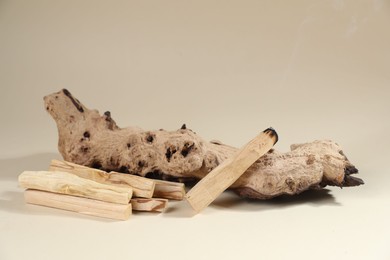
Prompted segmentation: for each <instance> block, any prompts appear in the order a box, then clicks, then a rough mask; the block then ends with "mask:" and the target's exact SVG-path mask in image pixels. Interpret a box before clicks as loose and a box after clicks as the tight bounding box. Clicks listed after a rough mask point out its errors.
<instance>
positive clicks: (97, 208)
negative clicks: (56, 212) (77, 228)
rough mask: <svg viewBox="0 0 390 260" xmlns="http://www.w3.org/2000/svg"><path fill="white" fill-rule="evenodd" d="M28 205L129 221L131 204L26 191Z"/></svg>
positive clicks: (25, 196)
mask: <svg viewBox="0 0 390 260" xmlns="http://www.w3.org/2000/svg"><path fill="white" fill-rule="evenodd" d="M24 198H25V201H26V203H29V204H34V205H41V206H46V207H51V208H57V209H63V210H68V211H73V212H78V213H81V214H85V215H91V216H96V217H103V218H110V219H117V220H127V219H128V218H129V216H130V215H131V204H126V205H124V204H116V203H110V202H104V201H99V200H93V199H87V198H82V197H75V196H69V195H64V194H58V193H52V192H47V191H40V190H29V189H28V190H26V191H25V192H24Z"/></svg>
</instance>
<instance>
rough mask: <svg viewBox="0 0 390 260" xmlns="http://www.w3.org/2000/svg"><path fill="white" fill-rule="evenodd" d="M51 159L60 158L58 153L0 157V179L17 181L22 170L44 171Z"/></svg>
mask: <svg viewBox="0 0 390 260" xmlns="http://www.w3.org/2000/svg"><path fill="white" fill-rule="evenodd" d="M52 159H62V158H61V155H60V154H58V153H40V154H32V155H28V156H23V157H17V158H10V159H0V180H15V181H17V179H18V176H19V174H21V173H22V172H23V171H44V170H47V169H48V168H49V165H50V162H51V160H52Z"/></svg>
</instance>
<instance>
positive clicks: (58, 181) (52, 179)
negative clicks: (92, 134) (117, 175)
mask: <svg viewBox="0 0 390 260" xmlns="http://www.w3.org/2000/svg"><path fill="white" fill-rule="evenodd" d="M19 184H20V186H21V187H23V188H26V189H36V190H44V191H50V192H55V193H61V194H67V195H73V196H78V197H85V198H90V199H96V200H101V201H106V202H113V203H120V204H128V203H129V201H130V199H131V197H132V193H133V192H132V189H131V188H130V187H118V186H114V185H107V184H102V183H98V182H95V181H91V180H88V179H84V178H80V177H78V176H76V175H74V174H71V173H67V172H48V171H24V172H23V173H22V174H20V175H19Z"/></svg>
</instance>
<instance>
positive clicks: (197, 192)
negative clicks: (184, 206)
mask: <svg viewBox="0 0 390 260" xmlns="http://www.w3.org/2000/svg"><path fill="white" fill-rule="evenodd" d="M277 141H278V136H277V134H276V132H275V130H274V129H272V128H268V129H266V130H264V131H263V132H262V133H260V134H259V135H258V136H257V137H255V138H254V139H253V140H251V141H250V142H249V143H248V144H246V145H245V146H244V147H242V148H241V149H240V150H239V151H238V152H237V153H236V154H235V155H234V156H232V157H231V158H229V159H227V160H225V161H224V162H223V163H222V164H220V165H219V166H218V167H216V168H215V169H214V170H212V171H211V172H210V173H209V174H207V175H206V177H204V178H203V179H202V180H201V181H199V182H198V183H197V184H196V185H195V186H194V187H193V188H192V189H191V190H190V191H189V192H188V193H187V195H186V199H187V201H188V202H189V204H190V205H191V206H192V208H193V209H194V210H195V211H196V212H200V211H201V210H202V209H204V208H205V207H207V206H208V205H209V204H210V203H211V202H213V201H214V200H215V199H216V198H217V197H218V196H219V195H220V194H221V193H222V192H223V191H224V190H226V189H227V188H228V187H229V186H230V185H232V184H233V183H234V182H235V181H236V180H237V179H238V178H239V177H240V176H241V175H242V174H243V173H244V172H245V171H246V170H247V169H248V168H249V167H250V166H251V165H252V164H253V163H254V162H255V161H257V160H258V159H259V158H260V157H261V156H263V155H264V154H265V153H267V152H268V151H269V150H270V149H271V148H272V147H273V146H274V144H275V143H276V142H277Z"/></svg>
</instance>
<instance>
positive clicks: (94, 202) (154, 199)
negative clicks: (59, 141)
mask: <svg viewBox="0 0 390 260" xmlns="http://www.w3.org/2000/svg"><path fill="white" fill-rule="evenodd" d="M19 184H20V186H21V187H23V188H25V189H26V190H25V193H24V195H25V200H26V202H27V203H30V204H36V205H42V206H47V207H53V208H59V209H64V210H69V211H74V212H79V213H82V214H87V215H93V216H98V217H104V218H111V219H118V220H127V219H128V218H129V216H130V215H131V213H132V210H136V211H151V212H163V211H164V210H165V209H166V208H167V204H168V200H169V199H172V200H182V199H183V198H184V196H185V187H184V184H183V183H176V182H168V181H162V180H152V179H148V178H144V177H139V176H135V175H129V174H122V173H117V172H109V173H107V172H105V171H102V170H98V169H94V168H89V167H85V166H81V165H77V164H74V163H70V162H66V161H59V160H52V161H51V164H50V167H49V170H48V171H24V172H23V173H22V174H20V176H19Z"/></svg>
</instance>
